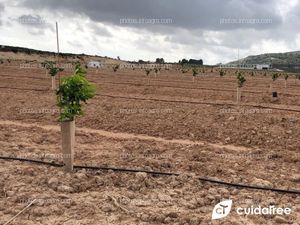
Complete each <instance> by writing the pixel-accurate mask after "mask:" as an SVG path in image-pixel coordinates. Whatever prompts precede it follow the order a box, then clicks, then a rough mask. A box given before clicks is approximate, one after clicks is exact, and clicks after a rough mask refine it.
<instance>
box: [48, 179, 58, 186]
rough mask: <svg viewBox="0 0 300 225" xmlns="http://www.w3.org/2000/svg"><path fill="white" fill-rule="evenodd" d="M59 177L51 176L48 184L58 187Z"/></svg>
mask: <svg viewBox="0 0 300 225" xmlns="http://www.w3.org/2000/svg"><path fill="white" fill-rule="evenodd" d="M58 182H59V181H58V179H57V178H56V177H51V178H50V179H49V180H48V186H49V187H50V188H52V189H56V188H57V186H58Z"/></svg>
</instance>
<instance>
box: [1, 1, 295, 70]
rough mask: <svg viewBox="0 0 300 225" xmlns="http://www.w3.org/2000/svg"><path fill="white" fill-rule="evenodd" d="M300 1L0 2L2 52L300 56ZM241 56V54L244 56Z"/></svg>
mask: <svg viewBox="0 0 300 225" xmlns="http://www.w3.org/2000/svg"><path fill="white" fill-rule="evenodd" d="M299 17H300V0H289V1H287V0H205V1H203V0H184V1H183V0H0V34H1V35H0V45H11V46H20V47H28V48H34V49H39V50H47V51H56V36H55V35H56V33H55V22H56V21H57V22H58V27H59V40H60V51H61V52H69V53H79V54H80V53H85V54H91V55H99V56H108V57H113V58H117V57H118V56H119V57H120V58H121V59H124V60H131V61H133V60H139V59H143V60H147V61H148V60H150V61H155V59H156V58H164V59H165V61H168V62H178V61H179V60H181V59H183V58H187V59H190V58H193V59H203V61H204V63H205V64H217V63H227V62H230V61H233V60H236V59H238V57H240V58H243V57H246V56H248V55H256V54H263V53H275V52H288V51H298V50H300V29H299V28H300V23H299V22H298V21H299V19H300V18H299ZM238 52H239V54H238Z"/></svg>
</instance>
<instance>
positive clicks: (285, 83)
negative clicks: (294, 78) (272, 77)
mask: <svg viewBox="0 0 300 225" xmlns="http://www.w3.org/2000/svg"><path fill="white" fill-rule="evenodd" d="M284 87H285V89H286V88H287V80H284Z"/></svg>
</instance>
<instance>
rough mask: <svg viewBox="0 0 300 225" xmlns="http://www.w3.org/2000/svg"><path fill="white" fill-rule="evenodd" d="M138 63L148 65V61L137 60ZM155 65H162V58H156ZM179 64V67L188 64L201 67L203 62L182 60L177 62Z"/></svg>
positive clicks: (163, 61) (200, 60)
mask: <svg viewBox="0 0 300 225" xmlns="http://www.w3.org/2000/svg"><path fill="white" fill-rule="evenodd" d="M138 63H141V64H146V63H150V61H144V60H141V59H140V60H139V61H138ZM155 63H158V64H164V63H165V60H164V58H157V59H156V60H155ZM178 63H179V64H181V65H185V64H190V65H201V66H202V65H203V60H202V59H199V60H197V59H189V60H187V59H182V60H179V62H178Z"/></svg>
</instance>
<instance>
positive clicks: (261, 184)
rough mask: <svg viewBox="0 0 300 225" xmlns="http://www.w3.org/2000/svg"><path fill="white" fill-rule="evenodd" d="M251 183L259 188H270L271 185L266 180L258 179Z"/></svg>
mask: <svg viewBox="0 0 300 225" xmlns="http://www.w3.org/2000/svg"><path fill="white" fill-rule="evenodd" d="M253 183H254V184H256V185H259V186H263V187H272V186H273V184H272V183H271V182H269V181H267V180H263V179H259V178H254V179H253Z"/></svg>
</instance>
